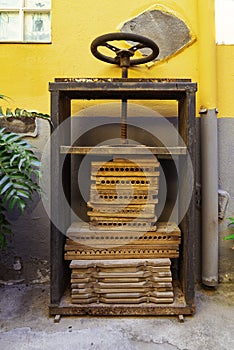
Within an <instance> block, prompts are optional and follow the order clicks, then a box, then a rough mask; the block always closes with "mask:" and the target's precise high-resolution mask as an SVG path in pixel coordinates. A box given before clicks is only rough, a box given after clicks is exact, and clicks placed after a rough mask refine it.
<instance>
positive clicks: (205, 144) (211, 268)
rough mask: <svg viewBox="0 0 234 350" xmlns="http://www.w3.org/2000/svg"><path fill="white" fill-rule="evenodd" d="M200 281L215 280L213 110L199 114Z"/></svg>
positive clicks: (211, 282)
mask: <svg viewBox="0 0 234 350" xmlns="http://www.w3.org/2000/svg"><path fill="white" fill-rule="evenodd" d="M201 147H202V155H201V168H202V283H203V284H204V285H206V286H209V287H215V286H216V285H217V283H218V249H219V241H218V156H217V153H218V145H217V117H216V109H212V110H211V109H208V110H207V112H206V113H205V114H201Z"/></svg>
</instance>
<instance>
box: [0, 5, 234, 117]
mask: <svg viewBox="0 0 234 350" xmlns="http://www.w3.org/2000/svg"><path fill="white" fill-rule="evenodd" d="M159 3H160V4H162V5H163V6H166V7H167V8H171V9H173V10H174V11H175V14H177V15H179V16H180V18H181V19H183V20H184V21H185V22H186V24H187V25H188V26H189V27H190V28H191V30H192V32H193V33H194V34H195V36H196V37H197V36H198V35H199V33H198V16H197V14H198V11H197V0H180V1H172V0H161V1H155V2H154V1H150V0H149V1H147V0H134V1H126V0H118V1H116V0H112V1H111V0H86V1H74V0H68V1H56V0H52V43H51V44H0V52H1V54H0V66H1V88H0V93H2V94H5V95H8V96H10V97H11V98H12V99H13V101H12V102H11V105H12V107H16V106H17V107H24V108H27V109H37V110H40V111H41V112H45V113H48V112H49V104H50V103H49V99H50V95H49V92H48V82H49V81H53V80H54V78H55V77H120V76H121V72H120V69H119V68H118V67H115V66H114V65H109V64H107V63H104V62H101V61H99V60H97V59H96V58H95V57H93V56H92V54H91V52H90V48H89V47H90V43H91V42H92V40H93V39H94V38H96V37H97V36H99V35H102V34H105V33H108V32H115V31H116V30H117V28H118V27H119V25H120V24H121V23H123V22H125V21H126V20H128V19H129V18H132V17H134V16H136V15H138V14H139V13H141V12H143V11H145V10H146V9H148V8H149V7H150V6H153V5H155V4H159ZM204 49H205V48H204ZM199 50H200V48H199V37H198V40H197V41H195V42H194V43H193V44H192V45H191V46H189V47H187V48H186V49H184V50H183V51H182V52H180V53H179V54H177V55H175V56H174V57H172V58H170V59H169V60H168V61H165V62H162V63H158V64H155V65H154V66H152V67H151V68H147V67H146V66H144V65H143V66H138V67H136V68H134V69H131V70H130V72H129V77H139V78H140V77H145V78H149V77H154V78H161V77H163V78H165V77H166V78H191V79H192V81H194V82H198V86H199ZM217 54H218V65H219V66H218V83H219V87H218V101H219V109H220V113H219V116H234V107H231V105H230V101H229V97H228V96H227V95H226V94H225V93H224V90H226V87H227V86H230V87H231V85H232V86H233V85H234V83H233V81H230V83H227V79H223V77H227V78H228V75H229V73H228V71H230V69H231V66H232V67H233V63H232V62H233V59H232V61H231V59H230V58H229V57H230V56H229V55H230V54H231V55H232V56H231V57H233V54H234V48H233V47H228V48H224V47H218V49H217ZM227 61H228V64H227ZM232 72H233V68H232ZM232 79H233V78H232ZM227 84H231V85H227ZM230 94H231V92H230ZM8 104H9V102H8ZM199 106H200V98H199V92H198V95H197V110H199Z"/></svg>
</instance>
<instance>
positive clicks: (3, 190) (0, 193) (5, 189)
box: [0, 182, 12, 195]
mask: <svg viewBox="0 0 234 350" xmlns="http://www.w3.org/2000/svg"><path fill="white" fill-rule="evenodd" d="M10 187H12V183H11V182H8V183H7V184H6V185H5V186H4V187H3V188H2V189H1V190H0V195H3V194H4V193H5V192H6V191H7V190H8V188H10Z"/></svg>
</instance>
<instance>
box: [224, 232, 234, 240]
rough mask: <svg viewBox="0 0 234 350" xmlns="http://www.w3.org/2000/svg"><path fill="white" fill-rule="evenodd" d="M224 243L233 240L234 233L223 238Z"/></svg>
mask: <svg viewBox="0 0 234 350" xmlns="http://www.w3.org/2000/svg"><path fill="white" fill-rule="evenodd" d="M223 239H224V241H227V240H229V239H234V233H233V234H231V235H228V236H225V237H223Z"/></svg>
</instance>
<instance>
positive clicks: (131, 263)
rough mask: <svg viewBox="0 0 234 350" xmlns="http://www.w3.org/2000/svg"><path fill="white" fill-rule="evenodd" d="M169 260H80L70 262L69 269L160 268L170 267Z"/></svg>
mask: <svg viewBox="0 0 234 350" xmlns="http://www.w3.org/2000/svg"><path fill="white" fill-rule="evenodd" d="M170 265H171V261H170V259H167V258H164V259H149V260H147V259H125V260H117V261H116V260H108V261H106V260H102V261H100V260H93V261H87V262H84V261H80V260H72V261H71V263H70V268H71V269H73V268H89V267H95V268H115V267H117V268H121V267H123V268H128V267H138V266H145V267H146V268H148V267H156V268H157V267H160V266H163V267H164V266H170Z"/></svg>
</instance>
